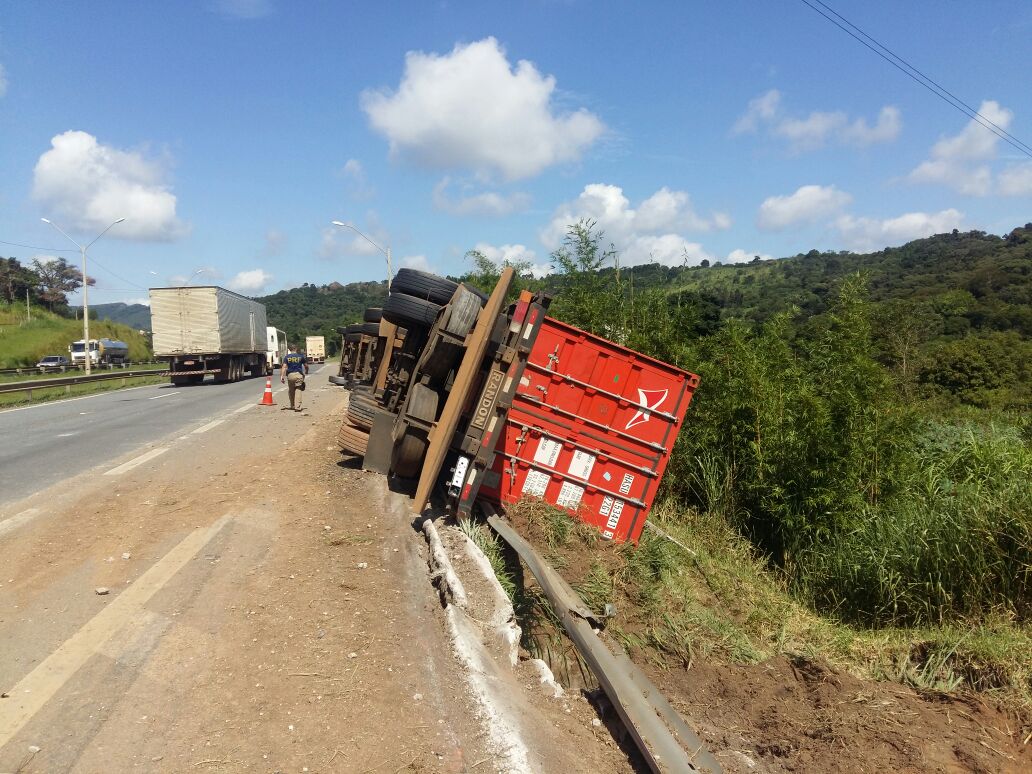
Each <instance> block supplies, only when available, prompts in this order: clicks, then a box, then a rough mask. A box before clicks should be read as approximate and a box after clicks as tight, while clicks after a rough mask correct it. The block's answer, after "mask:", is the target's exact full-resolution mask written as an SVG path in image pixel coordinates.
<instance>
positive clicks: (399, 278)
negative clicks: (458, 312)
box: [383, 269, 458, 317]
mask: <svg viewBox="0 0 1032 774" xmlns="http://www.w3.org/2000/svg"><path fill="white" fill-rule="evenodd" d="M457 287H458V284H457V283H455V282H452V281H451V280H450V279H445V278H444V277H438V276H437V275H436V274H431V273H430V272H428V271H419V270H418V269H398V273H397V274H395V275H394V281H393V282H391V296H393V295H394V294H395V293H404V294H406V295H409V296H415V297H416V298H422V299H425V300H427V301H433V302H434V303H435V304H447V303H448V302H449V301H450V300H451V297H452V295H453V294H454V293H455V289H456V288H457ZM387 300H388V303H389V302H390V298H388V299H387ZM383 310H384V312H386V311H387V304H384V307H383ZM384 316H385V317H386V314H385V315H384Z"/></svg>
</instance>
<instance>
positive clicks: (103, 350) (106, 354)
mask: <svg viewBox="0 0 1032 774" xmlns="http://www.w3.org/2000/svg"><path fill="white" fill-rule="evenodd" d="M68 356H69V357H70V358H71V359H72V365H73V366H75V365H78V366H81V365H83V364H84V362H85V361H86V347H85V346H84V341H83V339H79V340H78V341H73V342H72V343H71V344H69V345H68ZM128 359H129V345H128V344H126V343H125V342H124V341H118V340H116V339H90V365H121V364H122V363H124V362H125V361H126V360H128Z"/></svg>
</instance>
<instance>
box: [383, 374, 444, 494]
mask: <svg viewBox="0 0 1032 774" xmlns="http://www.w3.org/2000/svg"><path fill="white" fill-rule="evenodd" d="M439 404H440V396H439V395H438V394H437V393H436V392H434V391H433V390H431V389H430V388H429V387H427V386H426V385H425V384H414V385H412V388H411V389H410V390H409V394H408V399H407V401H406V403H405V415H406V416H410V417H415V418H416V419H422V420H423V421H424V422H433V421H434V420H435V419H437V407H438V405H439ZM429 445H430V443H429V440H428V438H427V434H426V431H424V430H422V429H420V428H418V427H414V426H411V425H410V426H409V427H408V428H407V429H406V430H405V434H404V435H403V436H402V437H401V440H400V441H399V442H398V443H397V444H396V445H395V447H394V453H393V455H392V456H391V472H392V473H394V475H396V476H400V477H401V478H416V477H418V476H419V471H421V470H422V469H423V458H424V457H425V456H426V450H427V448H428V447H429Z"/></svg>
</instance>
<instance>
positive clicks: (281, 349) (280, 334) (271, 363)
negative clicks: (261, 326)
mask: <svg viewBox="0 0 1032 774" xmlns="http://www.w3.org/2000/svg"><path fill="white" fill-rule="evenodd" d="M265 331H266V334H267V338H268V342H269V343H268V346H267V347H266V349H265V352H266V365H267V367H268V368H267V373H269V374H272V373H274V372H275V371H276V369H277V368H279V367H280V366H281V365H283V356H284V355H285V354H287V334H286V332H285V331H281V330H280V329H279V328H277V327H275V326H273V325H270V326H268V327H267V328H266V329H265Z"/></svg>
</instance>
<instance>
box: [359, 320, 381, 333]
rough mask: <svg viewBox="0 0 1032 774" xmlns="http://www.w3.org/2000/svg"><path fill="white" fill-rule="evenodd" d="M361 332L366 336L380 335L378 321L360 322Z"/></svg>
mask: <svg viewBox="0 0 1032 774" xmlns="http://www.w3.org/2000/svg"><path fill="white" fill-rule="evenodd" d="M362 333H363V334H364V335H366V336H379V335H380V323H379V322H367V323H362Z"/></svg>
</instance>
